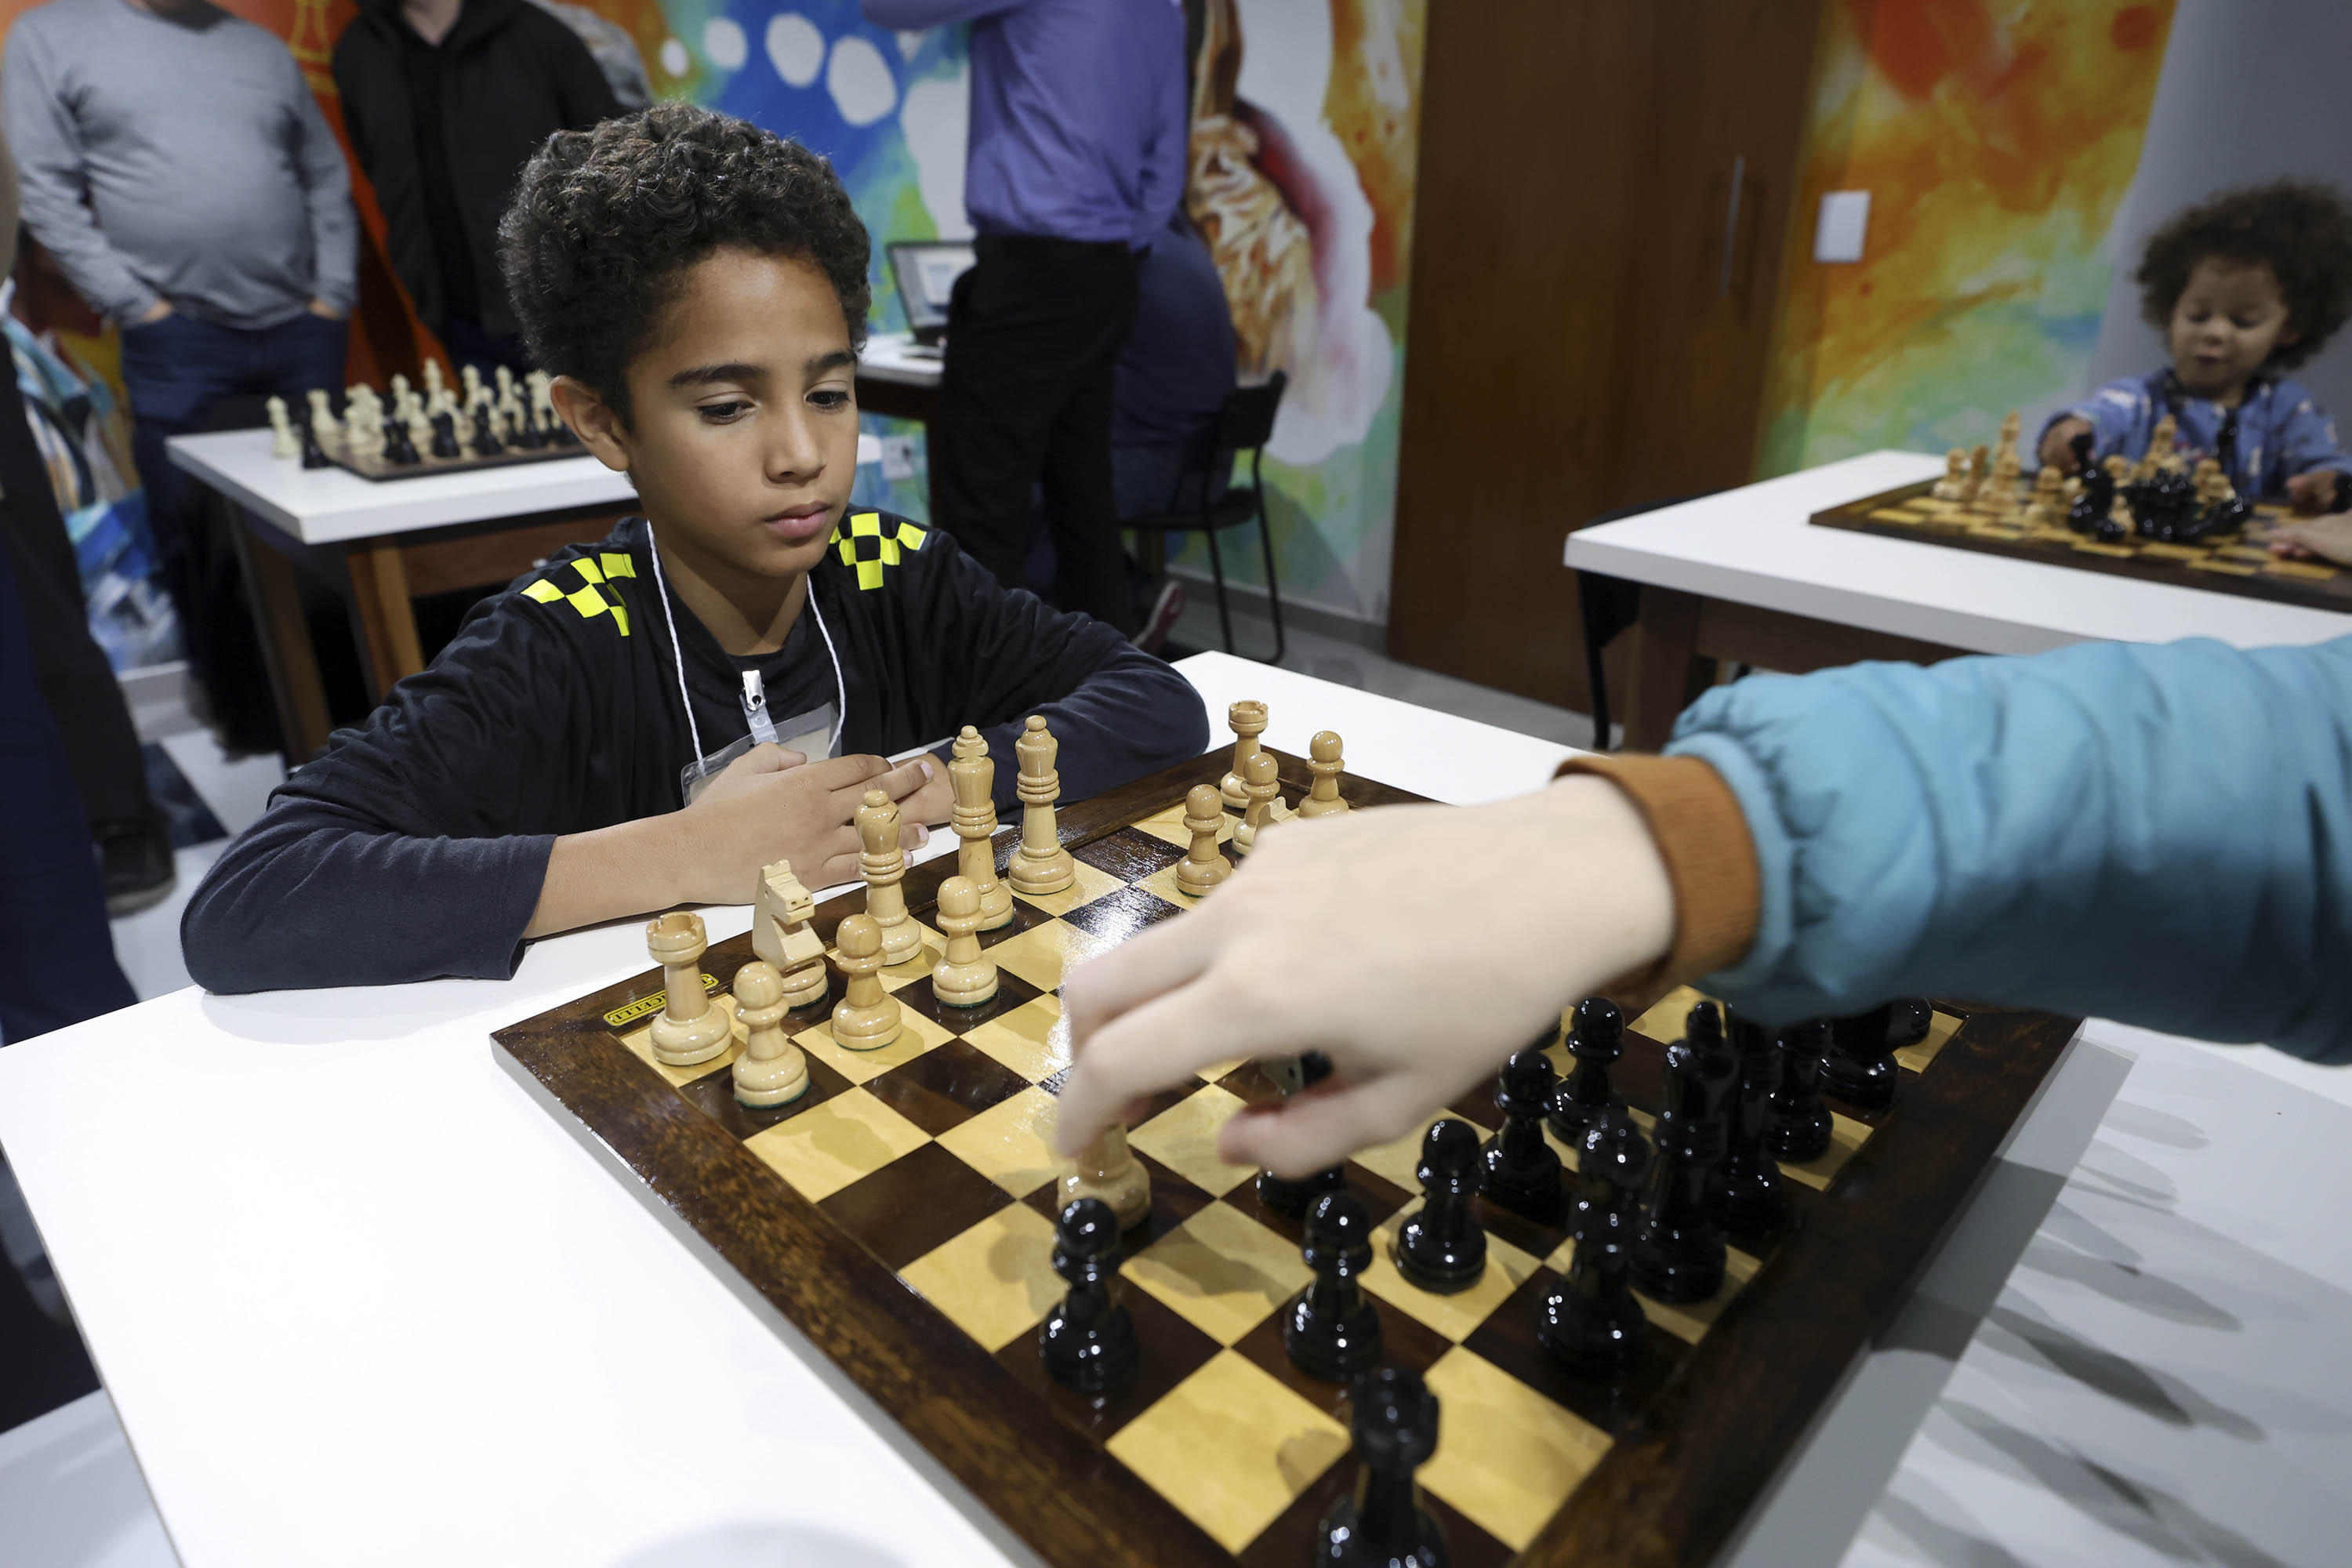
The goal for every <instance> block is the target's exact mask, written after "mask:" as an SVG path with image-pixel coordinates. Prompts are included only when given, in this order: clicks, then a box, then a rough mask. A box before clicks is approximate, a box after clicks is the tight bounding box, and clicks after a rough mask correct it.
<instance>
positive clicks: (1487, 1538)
mask: <svg viewBox="0 0 2352 1568" xmlns="http://www.w3.org/2000/svg"><path fill="white" fill-rule="evenodd" d="M1358 1468H1359V1467H1358V1465H1357V1463H1356V1458H1355V1456H1354V1455H1352V1454H1349V1455H1344V1456H1342V1457H1341V1458H1340V1459H1339V1463H1337V1464H1335V1465H1333V1466H1332V1467H1331V1468H1328V1469H1327V1470H1325V1471H1324V1472H1323V1473H1322V1474H1321V1475H1319V1476H1318V1477H1316V1478H1315V1480H1314V1482H1313V1484H1311V1485H1310V1486H1308V1487H1307V1489H1306V1490H1305V1491H1303V1492H1300V1493H1299V1494H1298V1496H1297V1497H1296V1498H1295V1499H1293V1500H1291V1504H1290V1506H1289V1507H1288V1508H1286V1509H1284V1510H1282V1512H1281V1513H1280V1514H1278V1515H1277V1516H1276V1519H1275V1521H1274V1522H1273V1523H1272V1524H1269V1525H1267V1526H1266V1527H1265V1529H1264V1530H1263V1531H1259V1532H1258V1538H1257V1539H1256V1540H1255V1541H1253V1542H1250V1543H1249V1544H1248V1545H1247V1546H1245V1547H1244V1548H1242V1552H1241V1555H1240V1557H1239V1558H1238V1559H1237V1561H1238V1562H1239V1563H1241V1564H1242V1568H1300V1565H1301V1564H1304V1563H1313V1562H1314V1561H1316V1542H1317V1540H1318V1532H1319V1531H1320V1530H1321V1527H1322V1523H1323V1516H1324V1515H1325V1514H1326V1513H1328V1512H1329V1511H1330V1509H1331V1505H1332V1504H1333V1503H1335V1502H1337V1501H1338V1500H1339V1498H1340V1495H1341V1494H1342V1493H1345V1492H1348V1491H1349V1490H1352V1489H1354V1487H1355V1484H1356V1472H1357V1470H1358ZM1421 1501H1422V1506H1423V1508H1425V1509H1427V1510H1429V1512H1430V1514H1431V1515H1432V1516H1433V1517H1434V1518H1435V1519H1436V1521H1437V1523H1438V1527H1439V1528H1440V1529H1441V1530H1443V1531H1444V1532H1445V1562H1446V1568H1503V1565H1504V1564H1506V1563H1509V1562H1510V1561H1511V1557H1512V1552H1511V1549H1510V1548H1509V1547H1507V1546H1506V1545H1504V1544H1503V1543H1502V1542H1499V1541H1497V1540H1496V1539H1495V1538H1494V1537H1493V1536H1491V1535H1489V1534H1487V1533H1486V1531H1483V1530H1481V1529H1479V1528H1478V1526H1477V1525H1475V1524H1474V1523H1472V1522H1471V1521H1470V1518H1469V1516H1468V1515H1466V1514H1465V1513H1464V1512H1463V1511H1462V1510H1460V1509H1457V1508H1455V1507H1454V1505H1453V1504H1452V1503H1450V1502H1447V1501H1446V1500H1444V1498H1441V1497H1438V1496H1436V1495H1435V1494H1433V1493H1431V1492H1428V1491H1423V1493H1422V1494H1421Z"/></svg>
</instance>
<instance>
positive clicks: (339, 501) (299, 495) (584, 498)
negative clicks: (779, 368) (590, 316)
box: [164, 430, 882, 544]
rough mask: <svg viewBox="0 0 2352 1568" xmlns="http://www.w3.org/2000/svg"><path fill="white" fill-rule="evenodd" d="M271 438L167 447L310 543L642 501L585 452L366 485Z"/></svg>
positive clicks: (236, 436)
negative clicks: (278, 454)
mask: <svg viewBox="0 0 2352 1568" xmlns="http://www.w3.org/2000/svg"><path fill="white" fill-rule="evenodd" d="M269 441H270V436H269V432H268V431H267V430H222V431H217V432H215V433H213V434H209V435H204V436H174V437H172V438H171V439H170V440H169V441H168V442H166V443H165V444H164V445H165V447H167V448H168V450H169V451H170V453H171V456H172V461H173V463H174V464H175V465H177V466H178V467H179V468H183V469H184V470H186V471H187V472H188V473H191V474H194V476H195V477H196V478H197V479H201V480H203V481H204V482H205V484H207V485H210V486H211V487H212V488H213V489H216V490H218V491H220V492H221V493H222V494H223V495H226V496H227V497H228V498H229V499H230V500H234V501H236V503H237V504H238V505H240V506H242V507H244V508H245V510H246V511H247V514H249V515H250V516H252V517H255V518H257V519H259V520H260V521H263V522H266V523H268V524H269V525H270V526H271V527H273V528H275V529H277V530H278V531H280V532H283V533H288V534H291V535H292V536H293V537H294V538H295V539H297V540H299V541H300V542H302V543H304V544H341V543H345V542H349V541H351V540H354V539H374V538H379V537H381V536H383V535H385V534H399V533H415V532H416V531H420V530H423V529H428V528H447V527H449V526H450V525H452V524H454V523H463V522H488V521H493V520H495V519H498V518H502V517H525V516H528V515H530V513H532V512H541V511H568V510H572V508H575V507H592V506H609V507H616V508H617V507H625V506H628V505H630V504H632V503H633V502H635V500H636V499H637V491H636V487H635V486H634V485H632V484H631V483H630V482H629V477H628V476H627V475H626V474H616V473H614V471H613V470H612V469H610V468H606V467H605V466H604V464H602V463H600V462H598V461H597V460H596V459H595V458H591V457H586V456H584V455H583V456H581V457H576V458H549V459H547V460H546V461H545V462H539V463H517V464H514V465H512V466H510V467H508V468H469V469H467V470H466V471H465V472H463V473H456V474H425V475H421V476H419V477H418V478H415V479H362V478H360V477H359V476H358V475H357V474H354V473H351V472H349V471H348V470H346V469H342V468H304V467H303V466H302V465H301V464H300V463H299V462H297V461H295V460H293V459H292V458H273V457H271V456H270V455H269ZM857 460H858V461H859V462H860V463H878V462H880V461H881V460H882V443H881V441H880V439H879V438H878V437H874V436H871V435H861V436H859V437H858V438H857Z"/></svg>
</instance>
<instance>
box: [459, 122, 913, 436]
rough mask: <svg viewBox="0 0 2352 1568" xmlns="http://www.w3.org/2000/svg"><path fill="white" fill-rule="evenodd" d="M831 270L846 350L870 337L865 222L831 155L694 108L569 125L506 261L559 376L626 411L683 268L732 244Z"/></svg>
mask: <svg viewBox="0 0 2352 1568" xmlns="http://www.w3.org/2000/svg"><path fill="white" fill-rule="evenodd" d="M730 246H732V247H740V248H742V249H746V250H751V251H755V252H758V253H760V254H761V255H766V256H789V257H793V258H798V259H800V260H803V261H806V262H808V263H810V264H811V265H813V266H814V267H815V268H816V269H817V270H818V271H819V272H822V273H824V277H825V280H826V281H827V282H829V283H831V284H832V285H833V291H834V295H835V298H836V299H838V300H840V301H841V313H842V316H843V318H844V319H845V321H847V322H848V326H849V339H850V347H851V348H852V349H857V348H861V347H863V346H864V344H865V341H866V305H867V303H868V300H869V294H870V290H869V289H868V286H867V283H866V261H867V258H868V255H869V251H868V247H867V243H866V226H865V225H864V224H863V223H861V222H859V221H858V217H857V213H856V210H855V209H854V208H853V207H851V205H849V194H848V193H847V192H846V191H845V190H843V189H842V188H841V181H840V179H839V178H838V177H836V176H835V174H834V172H833V165H832V164H830V163H827V162H825V160H824V158H822V157H820V156H818V155H817V154H816V153H812V152H810V151H809V150H808V149H807V148H805V147H803V146H802V145H801V144H800V143H798V142H788V141H786V140H784V139H783V138H782V137H780V136H777V135H775V134H773V133H772V132H767V131H762V130H761V129H760V128H759V127H758V126H756V125H752V124H751V123H749V122H748V121H741V120H737V119H734V118H732V117H731V116H729V115H724V114H718V113H714V112H713V111H711V110H708V109H698V108H696V107H695V106H694V105H692V104H686V103H656V104H655V105H654V106H653V107H652V108H650V109H646V110H640V111H639V112H637V113H635V114H628V115H623V116H621V117H620V118H618V119H614V120H607V121H604V122H603V123H602V124H600V125H598V126H596V127H595V128H594V129H593V130H589V131H560V132H556V133H555V134H554V135H552V136H551V137H549V138H548V139H547V142H546V143H545V145H543V146H541V148H540V150H539V151H538V152H537V153H534V154H532V156H531V160H530V163H526V164H524V165H523V171H522V175H521V178H520V182H519V183H518V184H517V185H516V187H515V195H514V201H513V202H512V204H511V205H509V206H508V208H507V211H506V216H504V217H503V218H501V219H500V220H499V269H500V270H501V271H502V272H503V273H504V274H505V277H506V285H507V293H508V295H509V298H511V299H512V300H513V301H514V310H515V315H516V316H517V317H518V318H519V319H520V321H521V323H522V333H523V338H524V341H525V342H528V343H529V344H530V354H531V358H532V359H533V360H534V361H536V362H537V363H538V365H539V368H540V369H541V370H543V371H546V372H547V373H548V374H551V375H569V376H572V377H573V378H575V379H576V380H579V381H582V382H584V383H585V384H587V385H588V386H589V387H590V388H591V389H593V391H594V392H595V393H596V395H598V396H599V397H601V398H603V399H604V401H605V402H606V403H607V404H609V405H612V407H613V409H614V412H615V413H617V414H618V415H619V416H621V418H622V419H623V420H624V421H626V420H627V419H628V417H629V387H628V375H627V372H628V367H629V365H630V363H631V362H632V361H634V360H635V359H636V358H637V356H638V355H639V354H642V353H645V351H646V346H647V343H648V342H649V341H650V340H651V338H652V336H653V333H654V330H655V328H656V325H657V324H658V323H659V322H660V321H661V317H662V312H663V311H664V310H667V309H668V307H669V305H670V303H671V301H672V300H675V299H676V298H677V291H678V288H679V285H680V282H681V281H682V279H684V277H685V275H686V272H687V269H688V268H691V267H692V266H693V265H694V264H695V263H696V262H698V261H700V260H701V259H702V258H704V257H706V256H709V255H710V254H711V253H712V252H713V251H715V250H718V249H719V248H721V247H730Z"/></svg>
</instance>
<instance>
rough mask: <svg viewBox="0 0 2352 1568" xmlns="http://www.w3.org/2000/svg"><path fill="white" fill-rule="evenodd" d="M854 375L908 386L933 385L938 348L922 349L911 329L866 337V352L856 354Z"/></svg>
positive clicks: (937, 370)
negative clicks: (855, 373)
mask: <svg viewBox="0 0 2352 1568" xmlns="http://www.w3.org/2000/svg"><path fill="white" fill-rule="evenodd" d="M857 374H859V375H860V376H870V377H872V378H873V379H874V380H876V381H896V382H900V383H903V384H906V385H908V386H937V385H938V384H940V351H939V350H938V349H936V348H928V349H927V348H924V347H923V346H922V345H920V344H919V343H918V342H915V335H914V334H913V333H912V332H882V333H878V334H877V335H876V336H874V337H870V338H868V339H866V352H865V353H862V354H859V355H858V356H857Z"/></svg>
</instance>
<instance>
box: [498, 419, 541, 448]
mask: <svg viewBox="0 0 2352 1568" xmlns="http://www.w3.org/2000/svg"><path fill="white" fill-rule="evenodd" d="M514 425H515V428H514V434H513V436H512V437H511V438H510V439H509V441H508V442H507V445H509V447H519V448H520V449H521V450H523V451H526V452H536V451H538V450H539V449H540V448H541V447H544V446H546V445H547V432H546V431H544V430H542V429H541V428H540V427H539V416H537V415H536V414H531V413H528V412H526V413H525V414H524V415H523V416H522V417H520V419H517V420H516V421H515V422H514Z"/></svg>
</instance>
